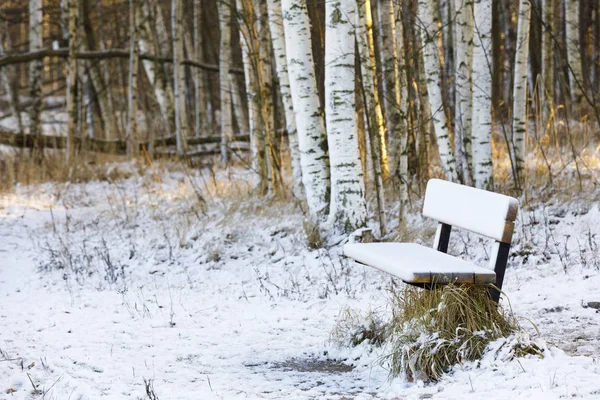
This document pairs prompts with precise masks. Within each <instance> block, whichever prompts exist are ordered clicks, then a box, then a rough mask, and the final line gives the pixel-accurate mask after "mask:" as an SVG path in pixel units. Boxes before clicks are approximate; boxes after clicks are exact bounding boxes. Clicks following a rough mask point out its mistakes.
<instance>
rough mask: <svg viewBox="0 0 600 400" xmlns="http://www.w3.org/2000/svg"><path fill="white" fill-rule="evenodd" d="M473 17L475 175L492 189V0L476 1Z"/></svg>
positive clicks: (484, 186) (482, 186) (480, 184)
mask: <svg viewBox="0 0 600 400" xmlns="http://www.w3.org/2000/svg"><path fill="white" fill-rule="evenodd" d="M473 15H474V18H473V20H474V22H475V25H474V27H475V31H474V50H473V82H474V83H473V121H474V126H475V127H476V129H474V130H473V171H474V173H473V175H474V178H475V186H476V187H478V188H480V189H492V187H493V174H492V65H493V61H492V0H475V2H474V10H473Z"/></svg>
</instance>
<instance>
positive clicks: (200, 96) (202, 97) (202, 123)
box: [193, 0, 210, 137]
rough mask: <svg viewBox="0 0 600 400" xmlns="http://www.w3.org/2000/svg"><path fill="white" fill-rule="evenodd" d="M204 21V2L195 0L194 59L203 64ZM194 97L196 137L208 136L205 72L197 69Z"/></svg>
mask: <svg viewBox="0 0 600 400" xmlns="http://www.w3.org/2000/svg"><path fill="white" fill-rule="evenodd" d="M201 20H202V1H201V0H194V24H193V29H194V59H195V60H196V62H202V60H203V49H202V32H201V30H200V28H201V27H200V21H201ZM194 77H195V78H194V95H195V99H196V119H195V122H196V123H195V125H194V133H195V136H196V137H198V136H201V135H207V134H208V132H209V129H210V128H209V125H208V106H207V99H206V89H205V87H204V70H203V69H202V68H196V69H195V71H194Z"/></svg>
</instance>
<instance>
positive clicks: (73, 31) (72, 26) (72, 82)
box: [67, 0, 78, 164]
mask: <svg viewBox="0 0 600 400" xmlns="http://www.w3.org/2000/svg"><path fill="white" fill-rule="evenodd" d="M68 7H69V11H68V26H69V58H68V75H67V115H68V120H67V164H69V163H72V162H73V161H74V159H75V133H76V123H77V120H78V118H77V109H76V108H75V103H76V98H77V58H76V57H75V52H76V51H77V14H78V7H77V0H69V6H68Z"/></svg>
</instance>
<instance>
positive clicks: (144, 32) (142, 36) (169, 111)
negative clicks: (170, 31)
mask: <svg viewBox="0 0 600 400" xmlns="http://www.w3.org/2000/svg"><path fill="white" fill-rule="evenodd" d="M150 11H151V10H150V8H149V6H148V5H147V3H146V2H145V1H144V3H143V6H142V10H139V12H140V16H139V20H140V25H139V37H138V46H139V50H140V52H142V53H144V54H153V55H155V56H161V54H160V52H159V49H158V45H157V42H156V41H155V38H156V37H157V33H156V32H155V30H154V28H153V27H154V26H155V24H154V23H153V22H154V18H153V17H152V14H151V12H150ZM163 29H164V28H163ZM142 65H143V67H144V71H146V76H147V77H148V80H149V81H150V83H151V84H152V87H153V89H154V96H155V98H156V102H157V103H158V107H159V108H160V112H161V115H162V118H163V120H164V126H165V129H166V130H167V131H168V132H169V133H172V132H174V131H175V108H174V103H175V99H174V95H173V89H172V88H171V84H170V83H169V82H168V80H167V77H166V75H165V72H164V69H163V66H162V65H161V64H160V63H159V62H157V61H151V60H143V61H142ZM150 134H153V132H150Z"/></svg>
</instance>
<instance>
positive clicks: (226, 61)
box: [218, 1, 233, 164]
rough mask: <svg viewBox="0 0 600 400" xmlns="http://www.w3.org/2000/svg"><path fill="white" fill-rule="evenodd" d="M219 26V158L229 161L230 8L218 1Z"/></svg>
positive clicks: (230, 125)
mask: <svg viewBox="0 0 600 400" xmlns="http://www.w3.org/2000/svg"><path fill="white" fill-rule="evenodd" d="M218 6H219V28H220V31H221V44H220V51H219V86H220V93H221V160H222V161H223V163H225V164H226V163H228V162H229V142H230V141H231V137H232V136H233V125H232V120H233V118H232V110H231V91H230V87H229V67H230V66H231V10H230V8H229V4H225V3H224V2H223V1H220V2H219V4H218Z"/></svg>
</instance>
